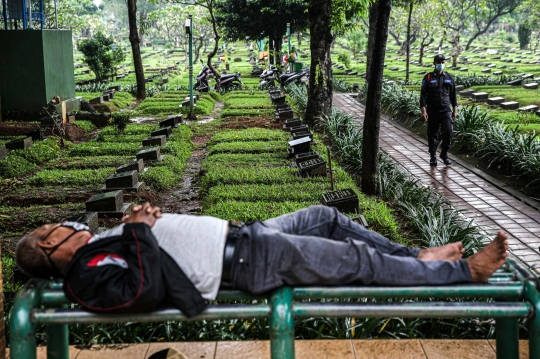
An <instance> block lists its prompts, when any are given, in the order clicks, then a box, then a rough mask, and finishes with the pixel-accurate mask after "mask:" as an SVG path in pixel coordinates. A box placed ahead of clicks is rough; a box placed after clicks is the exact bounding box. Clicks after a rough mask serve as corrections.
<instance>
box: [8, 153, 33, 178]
mask: <svg viewBox="0 0 540 359" xmlns="http://www.w3.org/2000/svg"><path fill="white" fill-rule="evenodd" d="M38 168H39V167H38V166H36V165H35V164H33V163H31V162H29V161H27V160H26V159H24V158H22V157H19V156H16V155H9V156H8V157H7V158H5V159H3V160H1V161H0V179H6V178H15V177H22V176H25V175H27V174H28V173H30V172H32V171H36V170H37V169H38Z"/></svg>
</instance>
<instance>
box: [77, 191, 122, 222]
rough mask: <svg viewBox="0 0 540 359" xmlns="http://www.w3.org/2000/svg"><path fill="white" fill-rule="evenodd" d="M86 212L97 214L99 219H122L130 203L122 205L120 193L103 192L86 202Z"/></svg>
mask: <svg viewBox="0 0 540 359" xmlns="http://www.w3.org/2000/svg"><path fill="white" fill-rule="evenodd" d="M85 205H86V212H97V213H98V215H99V216H100V217H112V218H122V217H124V215H125V214H126V212H127V210H128V209H129V208H130V207H131V203H124V194H123V193H122V191H120V190H118V191H112V192H105V193H101V194H96V195H95V196H92V197H91V198H90V199H89V200H88V201H86V204H85Z"/></svg>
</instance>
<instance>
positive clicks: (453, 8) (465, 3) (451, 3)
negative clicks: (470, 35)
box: [435, 0, 476, 66]
mask: <svg viewBox="0 0 540 359" xmlns="http://www.w3.org/2000/svg"><path fill="white" fill-rule="evenodd" d="M475 3H476V0H446V1H442V2H439V3H437V7H436V11H435V12H436V13H440V16H437V19H438V20H439V22H440V23H441V25H442V27H443V28H444V29H445V32H446V36H447V41H448V42H449V43H450V44H451V45H452V52H451V55H452V66H456V65H457V59H458V57H459V55H461V53H462V52H463V46H462V42H461V41H462V39H461V35H462V31H463V30H464V29H466V28H467V26H468V23H469V20H470V15H471V10H472V9H473V8H474V5H475ZM443 36H444V34H443ZM441 41H442V40H441Z"/></svg>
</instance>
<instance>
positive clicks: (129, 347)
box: [7, 339, 529, 359]
mask: <svg viewBox="0 0 540 359" xmlns="http://www.w3.org/2000/svg"><path fill="white" fill-rule="evenodd" d="M528 343H529V342H528V341H527V340H520V343H519V349H520V353H519V354H520V355H519V356H520V359H528V357H529V344H528ZM171 347H173V348H176V349H178V350H179V351H180V352H182V353H183V354H184V355H185V356H186V357H187V359H270V342H268V341H241V342H230V341H229V342H221V341H220V342H183V343H150V344H148V343H146V344H123V345H114V346H94V347H92V349H84V350H80V349H77V348H75V347H70V348H69V349H70V359H147V358H149V357H150V355H152V354H153V353H156V352H158V351H159V350H162V349H165V348H171ZM295 352H296V359H312V358H321V359H322V358H324V359H396V358H399V359H480V358H482V359H495V357H496V354H495V341H494V340H415V339H411V340H378V339H371V340H297V341H296V342H295ZM7 358H9V355H8V356H7ZM37 358H38V359H46V352H45V347H39V348H38V356H37Z"/></svg>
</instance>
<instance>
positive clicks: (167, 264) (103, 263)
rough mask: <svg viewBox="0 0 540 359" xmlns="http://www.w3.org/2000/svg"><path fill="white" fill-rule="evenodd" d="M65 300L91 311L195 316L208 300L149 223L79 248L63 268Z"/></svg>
mask: <svg viewBox="0 0 540 359" xmlns="http://www.w3.org/2000/svg"><path fill="white" fill-rule="evenodd" d="M62 273H63V274H64V276H65V279H64V292H65V294H66V296H67V297H68V298H69V299H70V300H72V301H75V302H77V303H79V304H80V305H82V306H83V307H84V308H85V309H87V310H90V311H93V312H113V311H114V312H116V313H142V312H151V311H153V310H155V309H158V308H162V307H175V308H178V309H180V310H181V311H182V313H184V314H185V315H186V316H188V317H191V316H193V315H196V314H198V313H200V312H201V311H203V310H204V308H206V305H207V303H206V301H205V300H204V299H203V298H202V297H201V294H200V293H199V291H197V289H196V288H195V286H194V285H193V283H191V281H190V280H189V278H188V277H187V276H186V275H185V273H184V272H183V271H182V269H181V268H180V267H179V266H178V265H177V264H176V262H175V261H174V260H173V259H172V258H171V257H170V256H169V255H168V254H167V253H166V252H165V251H163V250H162V249H161V248H160V247H159V246H158V244H157V241H156V239H155V237H154V235H153V234H152V231H151V229H150V227H149V226H148V225H147V224H145V223H132V224H126V225H125V227H124V232H123V234H122V235H121V236H115V237H106V238H102V239H100V240H98V241H95V242H93V243H89V244H87V245H85V246H83V247H81V248H80V249H79V250H78V251H77V253H75V256H74V257H73V259H72V260H71V262H70V263H69V264H68V266H67V267H66V268H64V269H63V271H62Z"/></svg>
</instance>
